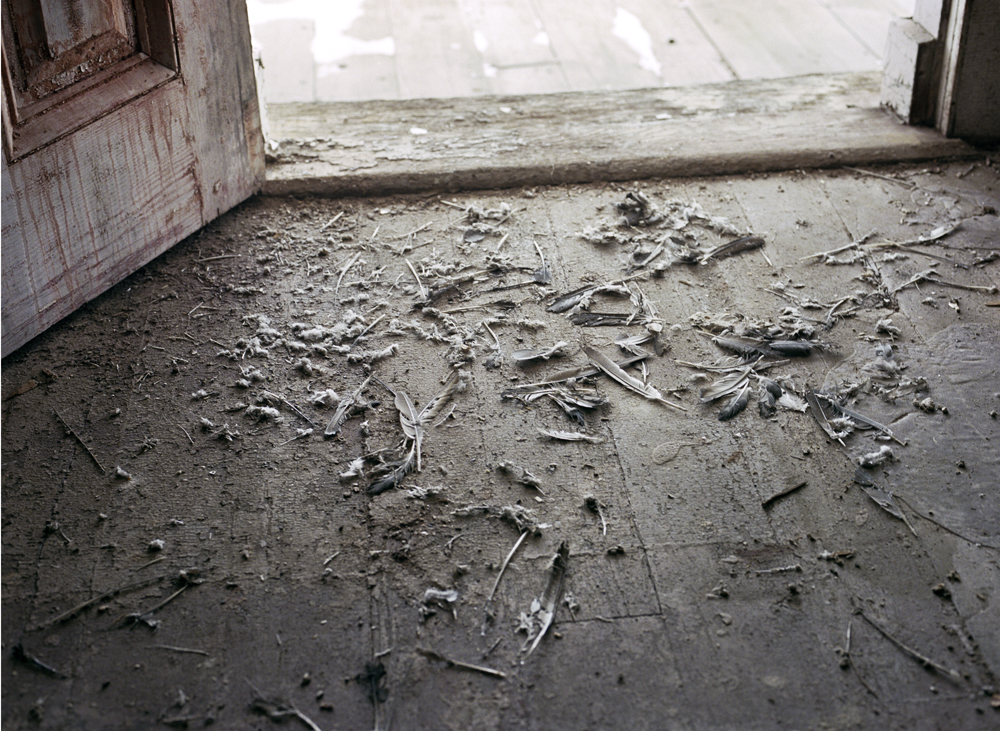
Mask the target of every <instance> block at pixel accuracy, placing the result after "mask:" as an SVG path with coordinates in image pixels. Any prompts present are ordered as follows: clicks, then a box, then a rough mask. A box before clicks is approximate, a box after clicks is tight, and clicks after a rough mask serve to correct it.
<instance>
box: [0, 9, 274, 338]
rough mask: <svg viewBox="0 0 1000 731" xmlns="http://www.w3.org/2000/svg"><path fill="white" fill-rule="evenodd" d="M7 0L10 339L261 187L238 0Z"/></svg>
mask: <svg viewBox="0 0 1000 731" xmlns="http://www.w3.org/2000/svg"><path fill="white" fill-rule="evenodd" d="M0 2H3V90H4V98H3V148H4V149H3V153H4V154H3V222H2V228H3V230H2V260H0V263H2V282H3V293H2V300H3V303H2V312H3V342H2V350H3V355H4V356H6V355H7V354H8V353H11V352H13V351H14V350H16V349H17V348H18V347H20V346H21V345H22V344H24V343H25V342H27V341H28V340H30V339H31V338H32V337H34V336H35V335H37V334H39V333H40V332H42V331H43V330H45V329H46V328H48V327H49V326H51V325H53V324H54V323H56V322H58V321H59V320H60V319H62V318H63V317H65V316H66V315H67V314H69V313H70V312H72V311H73V310H74V309H76V308H77V307H79V306H80V305H82V304H83V303H85V302H87V301H88V300H90V299H92V298H94V297H96V296H97V295H99V294H100V293H101V292H103V291H104V290H106V289H107V288H108V287H110V286H112V285H113V284H115V283H117V282H119V281H121V280H122V279H123V278H124V277H126V276H127V275H129V274H130V273H132V272H133V271H135V270H136V269H138V268H139V267H141V266H142V265H143V264H145V263H147V262H148V261H150V260H151V259H152V258H154V257H155V256H157V255H158V254H160V253H162V252H163V251H164V250H166V249H167V248H169V247H170V246H172V245H173V244H175V243H177V242H178V241H180V240H181V239H182V238H184V237H185V236H187V235H189V234H190V233H192V232H194V231H196V230H197V229H198V228H200V227H201V226H203V225H204V224H206V223H207V222H208V221H210V220H212V219H213V218H215V217H216V216H218V215H219V214H221V213H223V212H224V211H227V210H229V209H230V208H232V207H233V206H234V205H236V204H237V203H239V202H240V201H242V200H244V199H246V198H247V197H248V196H250V195H251V194H252V193H254V192H255V191H256V190H258V189H259V188H260V187H261V185H262V183H263V179H264V141H263V136H262V134H261V127H260V110H259V108H258V99H257V88H256V81H255V78H254V72H253V61H252V57H251V51H250V29H249V23H248V21H247V11H246V3H245V0H213V2H198V0H0Z"/></svg>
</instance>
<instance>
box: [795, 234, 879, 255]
mask: <svg viewBox="0 0 1000 731" xmlns="http://www.w3.org/2000/svg"><path fill="white" fill-rule="evenodd" d="M875 231H876V230H875V229H872V230H871V231H869V232H868V233H866V234H865V235H864V236H862V237H861V238H860V239H857V240H855V241H852V242H851V243H849V244H845V245H844V246H841V247H838V248H836V249H830V251H820V252H817V253H815V254H809V256H800V257H799V261H808V260H809V259H822V258H825V257H827V256H833V255H834V254H839V253H841V252H842V251H847V250H848V249H853V248H855V247H857V246H860V245H861V244H863V243H865V241H867V240H868V239H870V238H871V237H872V236H874V235H875Z"/></svg>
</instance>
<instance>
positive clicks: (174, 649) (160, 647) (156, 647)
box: [148, 645, 209, 657]
mask: <svg viewBox="0 0 1000 731" xmlns="http://www.w3.org/2000/svg"><path fill="white" fill-rule="evenodd" d="M148 647H150V648H152V649H154V650H170V651H171V652H187V653H190V654H192V655H204V656H205V657H209V654H208V653H207V652H206V651H205V650H196V649H194V648H191V647H174V646H173V645H148Z"/></svg>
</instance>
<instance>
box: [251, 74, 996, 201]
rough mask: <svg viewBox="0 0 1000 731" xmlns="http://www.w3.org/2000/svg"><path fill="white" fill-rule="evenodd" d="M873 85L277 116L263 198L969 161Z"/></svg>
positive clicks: (761, 86)
mask: <svg viewBox="0 0 1000 731" xmlns="http://www.w3.org/2000/svg"><path fill="white" fill-rule="evenodd" d="M880 84H881V77H880V75H879V74H877V73H851V74H830V75H815V76H803V77H794V78H789V79H777V80H766V81H737V82H729V83H723V84H708V85H700V86H692V87H678V88H663V89H642V90H637V91H615V92H570V93H562V94H547V95H536V96H507V97H496V96H489V97H466V98H459V99H418V100H404V101H375V102H354V103H348V102H339V103H324V104H280V105H274V106H271V107H269V108H268V115H269V118H270V124H271V130H272V134H273V137H274V139H275V140H277V141H279V143H280V144H279V148H278V150H277V151H276V152H275V153H274V154H272V156H271V158H272V159H271V161H270V162H269V165H268V169H267V182H266V183H265V186H264V192H265V194H270V195H303V194H307V195H309V194H311V195H325V196H342V195H380V194H386V193H413V192H428V191H457V190H472V189H488V188H507V187H519V186H532V185H553V184H561V183H584V182H593V181H613V180H618V181H624V180H639V179H644V178H652V177H692V176H707V175H730V174H733V175H735V174H740V173H750V172H764V171H777V170H791V169H799V168H826V167H838V166H842V165H865V164H873V163H887V162H902V161H911V162H912V161H917V160H930V159H942V158H960V157H972V156H976V155H978V154H981V153H980V152H979V151H977V150H976V148H975V147H973V146H971V145H969V144H967V143H965V142H962V141H960V140H954V139H946V138H944V137H942V136H941V135H939V134H938V133H937V132H935V131H934V130H932V129H929V128H923V127H910V126H906V125H903V124H901V123H900V122H899V121H898V120H897V119H896V118H895V117H894V116H893V115H892V114H890V113H889V112H887V111H885V110H883V109H882V108H880V107H879V90H880Z"/></svg>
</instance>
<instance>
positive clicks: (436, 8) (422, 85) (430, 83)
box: [389, 0, 490, 99]
mask: <svg viewBox="0 0 1000 731" xmlns="http://www.w3.org/2000/svg"><path fill="white" fill-rule="evenodd" d="M389 13H390V17H391V18H392V32H393V37H394V38H395V41H396V57H395V62H396V78H397V79H398V82H399V96H400V98H402V99H420V98H429V97H452V96H471V95H473V94H483V93H487V92H489V90H490V84H489V80H488V79H487V78H486V77H485V76H484V74H483V66H482V60H481V58H480V56H479V52H478V51H477V50H476V47H475V45H474V44H473V40H472V33H471V32H470V31H469V30H468V28H467V27H466V25H465V22H464V20H463V19H462V16H461V13H460V12H459V8H458V2H457V0H389Z"/></svg>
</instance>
